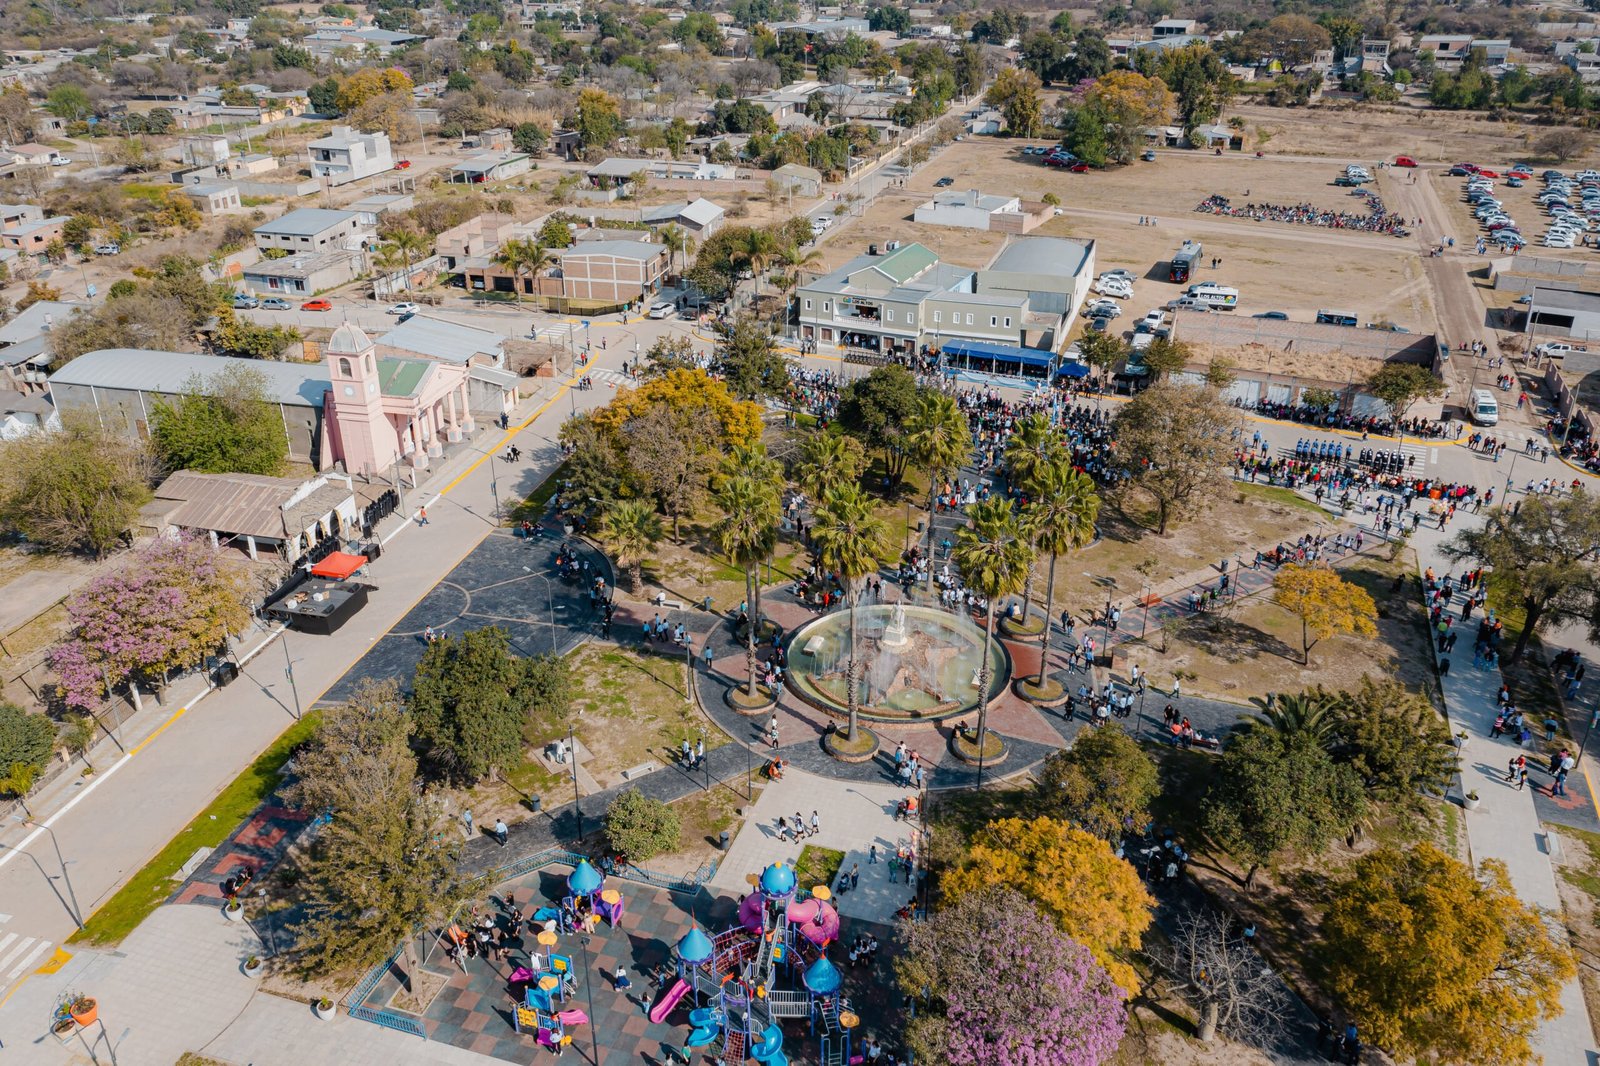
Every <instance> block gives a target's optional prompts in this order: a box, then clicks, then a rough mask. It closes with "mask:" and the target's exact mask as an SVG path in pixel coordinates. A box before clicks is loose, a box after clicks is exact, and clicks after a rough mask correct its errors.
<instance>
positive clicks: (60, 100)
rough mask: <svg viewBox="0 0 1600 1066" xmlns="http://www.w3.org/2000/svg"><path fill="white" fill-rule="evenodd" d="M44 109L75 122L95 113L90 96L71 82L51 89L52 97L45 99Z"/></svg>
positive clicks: (81, 87)
mask: <svg viewBox="0 0 1600 1066" xmlns="http://www.w3.org/2000/svg"><path fill="white" fill-rule="evenodd" d="M44 108H45V110H46V111H48V112H50V113H51V114H52V115H54V116H56V117H57V118H64V119H70V120H72V121H74V122H81V121H82V120H83V119H85V118H87V117H88V116H89V115H91V114H93V113H94V106H93V105H92V104H91V103H90V102H89V94H88V93H87V92H85V91H84V90H83V86H81V85H74V84H72V83H71V82H67V83H66V84H64V85H57V86H56V87H55V88H54V89H51V90H50V95H49V96H47V97H45V102H44Z"/></svg>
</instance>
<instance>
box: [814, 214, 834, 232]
mask: <svg viewBox="0 0 1600 1066" xmlns="http://www.w3.org/2000/svg"><path fill="white" fill-rule="evenodd" d="M831 225H833V219H831V218H829V217H828V216H827V215H818V216H817V217H816V218H814V219H812V220H811V232H812V233H821V232H822V231H823V230H825V229H827V228H828V227H829V226H831Z"/></svg>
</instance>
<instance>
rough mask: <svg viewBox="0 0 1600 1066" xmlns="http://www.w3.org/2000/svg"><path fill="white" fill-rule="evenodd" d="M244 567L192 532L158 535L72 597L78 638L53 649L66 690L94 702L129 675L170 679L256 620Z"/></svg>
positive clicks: (81, 703)
mask: <svg viewBox="0 0 1600 1066" xmlns="http://www.w3.org/2000/svg"><path fill="white" fill-rule="evenodd" d="M248 591H249V583H248V578H247V575H246V573H245V571H244V568H243V567H242V566H239V565H234V564H231V563H230V562H229V561H227V560H225V559H224V558H223V557H222V553H221V552H219V551H218V550H217V549H215V548H212V547H211V546H210V545H209V544H207V543H205V542H204V541H201V540H196V539H193V538H182V539H178V540H158V541H155V542H154V543H152V544H150V545H148V546H146V547H144V548H140V549H139V550H138V551H136V552H134V553H133V556H132V558H131V560H130V561H129V563H128V564H127V565H126V566H123V567H120V568H119V569H117V570H114V571H112V572H111V573H108V574H104V575H102V576H100V577H97V578H95V579H94V580H93V581H91V582H89V584H87V585H85V586H84V587H83V589H82V590H80V591H79V592H78V594H77V595H75V596H73V597H72V598H71V599H70V600H68V601H67V615H68V617H69V618H70V619H71V620H72V636H71V637H70V638H68V639H67V640H66V641H64V642H62V643H61V644H60V645H58V646H57V647H56V648H55V650H54V651H52V652H51V654H50V665H51V667H53V668H54V670H55V672H56V676H57V677H59V678H60V679H61V688H62V695H63V696H64V697H65V699H66V702H67V703H69V704H71V705H72V706H74V707H84V708H89V707H94V706H96V705H98V704H99V703H100V701H101V700H103V699H106V698H107V697H108V696H109V695H110V693H109V692H107V690H106V685H107V682H108V681H109V683H110V685H111V686H112V687H113V688H114V687H115V686H117V685H120V684H122V683H123V682H124V681H128V682H133V683H139V682H145V683H147V684H157V685H159V684H165V683H166V680H167V679H168V677H169V676H170V675H171V674H172V672H173V671H174V670H185V669H189V668H191V667H194V666H198V665H199V664H200V663H202V662H203V661H204V660H205V657H206V655H208V654H210V653H212V652H214V651H217V650H218V649H221V648H223V647H224V646H225V644H226V641H227V638H228V635H229V634H230V633H238V632H241V631H242V630H243V629H244V627H245V626H246V625H247V624H249V621H250V612H249V609H248V608H247V607H246V606H245V602H246V597H247V595H248Z"/></svg>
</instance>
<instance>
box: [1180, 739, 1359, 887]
mask: <svg viewBox="0 0 1600 1066" xmlns="http://www.w3.org/2000/svg"><path fill="white" fill-rule="evenodd" d="M1365 811H1366V799H1365V797H1364V796H1363V794H1362V790H1361V781H1360V779H1359V778H1358V777H1357V776H1356V772H1355V771H1354V770H1352V769H1351V768H1350V767H1348V766H1342V765H1339V764H1338V763H1335V762H1334V761H1333V758H1332V756H1330V755H1329V754H1328V753H1327V751H1325V750H1324V749H1323V748H1322V747H1321V746H1320V745H1318V744H1317V742H1316V741H1315V740H1314V739H1312V738H1311V737H1309V736H1306V735H1303V734H1297V735H1294V736H1287V735H1285V734H1282V733H1279V732H1277V731H1275V730H1266V729H1261V730H1250V731H1247V732H1245V733H1243V734H1241V735H1239V736H1238V737H1236V738H1235V739H1234V740H1233V741H1232V742H1231V743H1230V744H1229V745H1228V747H1227V750H1226V751H1224V752H1223V754H1222V759H1221V763H1220V765H1219V766H1218V768H1217V776H1216V779H1215V780H1214V781H1213V783H1212V785H1211V788H1210V790H1209V791H1208V792H1207V793H1206V797H1205V800H1204V802H1203V803H1202V805H1201V812H1202V817H1203V819H1204V824H1205V829H1206V833H1207V835H1208V836H1210V837H1211V839H1212V840H1214V841H1216V843H1217V844H1218V845H1219V846H1220V847H1221V848H1222V849H1223V850H1224V851H1226V852H1228V854H1230V855H1232V856H1233V857H1234V858H1235V859H1237V860H1238V861H1239V862H1240V863H1242V864H1243V865H1244V866H1245V867H1246V874H1245V878H1244V886H1245V888H1246V889H1247V890H1248V889H1250V888H1252V887H1254V885H1255V879H1256V874H1257V873H1258V872H1260V870H1261V867H1262V866H1264V865H1270V864H1272V863H1274V862H1276V861H1278V860H1279V859H1281V858H1284V857H1287V856H1295V857H1298V858H1302V859H1309V858H1312V857H1314V856H1316V855H1319V854H1321V853H1322V851H1323V850H1324V849H1326V848H1327V846H1328V844H1329V843H1330V842H1331V841H1332V840H1333V839H1334V838H1335V837H1336V836H1338V835H1339V834H1341V833H1343V832H1345V831H1346V830H1347V829H1348V828H1349V827H1350V826H1352V825H1354V824H1355V823H1356V822H1357V821H1359V820H1360V819H1361V817H1362V815H1363V814H1364V813H1365Z"/></svg>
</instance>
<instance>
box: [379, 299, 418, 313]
mask: <svg viewBox="0 0 1600 1066" xmlns="http://www.w3.org/2000/svg"><path fill="white" fill-rule="evenodd" d="M420 310H422V308H420V307H418V306H417V305H416V304H414V303H412V302H411V301H410V300H402V301H400V302H399V303H397V304H395V305H394V306H392V307H390V308H389V310H387V311H385V312H384V313H385V314H389V315H414V314H416V313H417V312H418V311H420Z"/></svg>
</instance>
